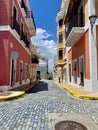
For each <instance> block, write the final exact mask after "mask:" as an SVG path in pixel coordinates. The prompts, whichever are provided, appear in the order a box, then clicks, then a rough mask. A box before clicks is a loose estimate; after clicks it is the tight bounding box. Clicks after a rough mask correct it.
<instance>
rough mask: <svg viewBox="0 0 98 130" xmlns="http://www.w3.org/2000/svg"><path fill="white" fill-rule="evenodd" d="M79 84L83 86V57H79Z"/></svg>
mask: <svg viewBox="0 0 98 130" xmlns="http://www.w3.org/2000/svg"><path fill="white" fill-rule="evenodd" d="M80 85H82V86H84V59H83V58H81V59H80Z"/></svg>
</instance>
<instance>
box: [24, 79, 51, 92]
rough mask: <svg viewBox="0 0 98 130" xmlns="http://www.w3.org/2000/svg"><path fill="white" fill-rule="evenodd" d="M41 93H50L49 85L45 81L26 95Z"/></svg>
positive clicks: (40, 82)
mask: <svg viewBox="0 0 98 130" xmlns="http://www.w3.org/2000/svg"><path fill="white" fill-rule="evenodd" d="M39 91H48V83H46V82H44V81H39V84H38V85H37V86H35V87H33V88H31V89H30V90H28V91H27V92H26V94H29V93H37V92H39Z"/></svg>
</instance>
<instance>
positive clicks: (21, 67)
mask: <svg viewBox="0 0 98 130" xmlns="http://www.w3.org/2000/svg"><path fill="white" fill-rule="evenodd" d="M22 71H23V65H22V62H20V76H19V77H20V79H19V82H20V84H22Z"/></svg>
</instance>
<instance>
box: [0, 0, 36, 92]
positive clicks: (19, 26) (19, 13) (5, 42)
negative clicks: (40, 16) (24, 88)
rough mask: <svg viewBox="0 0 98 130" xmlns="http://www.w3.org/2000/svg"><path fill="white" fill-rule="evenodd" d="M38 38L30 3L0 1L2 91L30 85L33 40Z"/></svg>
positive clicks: (0, 76) (0, 73) (26, 0)
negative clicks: (31, 45) (31, 39)
mask: <svg viewBox="0 0 98 130" xmlns="http://www.w3.org/2000/svg"><path fill="white" fill-rule="evenodd" d="M35 34H36V28H35V23H34V18H33V15H32V12H31V11H30V7H29V3H28V0H1V1H0V91H5V90H8V89H11V88H12V87H17V86H19V85H22V84H27V83H29V82H30V64H31V53H30V44H31V41H30V38H31V36H34V35H35Z"/></svg>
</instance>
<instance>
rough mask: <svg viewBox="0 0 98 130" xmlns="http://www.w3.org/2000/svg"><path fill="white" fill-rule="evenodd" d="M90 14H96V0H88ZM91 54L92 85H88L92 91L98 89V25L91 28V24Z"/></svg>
mask: <svg viewBox="0 0 98 130" xmlns="http://www.w3.org/2000/svg"><path fill="white" fill-rule="evenodd" d="M88 4H89V16H91V15H95V14H96V13H95V0H88ZM89 55H90V57H89V58H90V86H87V87H88V89H90V90H91V91H98V81H97V48H96V25H94V26H93V29H92V30H91V25H90V24H89Z"/></svg>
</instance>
